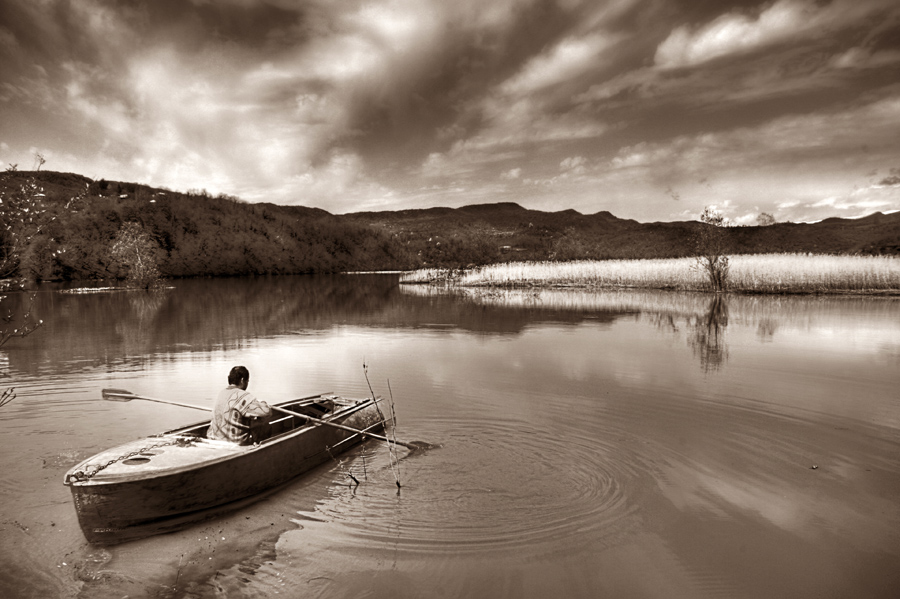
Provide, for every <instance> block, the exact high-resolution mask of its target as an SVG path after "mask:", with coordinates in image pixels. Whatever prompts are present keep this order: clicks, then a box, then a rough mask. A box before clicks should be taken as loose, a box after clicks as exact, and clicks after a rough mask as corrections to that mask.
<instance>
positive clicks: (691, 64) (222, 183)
mask: <svg viewBox="0 0 900 599" xmlns="http://www.w3.org/2000/svg"><path fill="white" fill-rule="evenodd" d="M0 110H2V119H0V162H2V163H4V164H7V163H11V164H18V166H19V169H20V170H27V169H32V168H33V167H34V164H35V160H34V154H35V152H40V153H41V154H42V155H43V156H44V157H45V159H46V164H45V165H44V167H43V168H45V169H50V170H58V171H69V172H76V173H80V174H83V175H86V176H89V177H92V178H95V179H99V178H106V179H113V180H122V181H134V182H140V183H147V184H150V185H156V186H166V187H169V188H172V189H176V190H180V191H186V190H189V189H206V190H208V191H210V192H212V193H226V194H230V195H236V196H238V197H240V198H242V199H244V200H247V201H251V202H255V201H270V202H275V203H279V204H301V205H306V206H316V207H320V208H324V209H326V210H328V211H330V212H334V213H346V212H354V211H360V210H395V209H402V208H419V207H431V206H452V207H456V206H463V205H466V204H475V203H485V202H497V201H514V202H518V203H519V204H521V205H523V206H525V207H528V208H535V209H540V210H563V209H568V208H574V209H576V210H578V211H580V212H583V213H594V212H598V211H601V210H609V211H610V212H612V213H613V214H615V215H616V216H620V217H625V218H634V219H637V220H639V221H643V222H648V221H669V220H686V219H694V218H696V217H697V215H698V213H699V212H700V211H701V210H702V209H703V207H704V206H705V205H715V206H717V207H718V208H719V209H720V210H722V211H723V212H724V213H725V214H726V215H727V216H729V217H730V218H731V219H733V220H734V221H736V222H738V223H750V224H752V223H755V222H756V217H757V215H758V214H759V213H760V212H769V213H772V214H774V216H775V217H776V218H777V219H778V220H779V221H782V220H793V221H811V220H817V219H821V218H825V217H829V216H847V217H856V216H861V215H866V214H870V213H872V212H875V211H882V212H888V211H895V210H900V3H898V2H897V0H831V1H828V0H820V1H813V0H777V1H775V2H762V3H760V2H753V1H744V0H682V1H679V0H609V1H605V0H593V1H589V0H452V1H450V0H340V1H337V0H307V1H296V2H295V1H290V0H215V1H213V0H146V1H134V2H116V1H113V0H66V1H63V0H0Z"/></svg>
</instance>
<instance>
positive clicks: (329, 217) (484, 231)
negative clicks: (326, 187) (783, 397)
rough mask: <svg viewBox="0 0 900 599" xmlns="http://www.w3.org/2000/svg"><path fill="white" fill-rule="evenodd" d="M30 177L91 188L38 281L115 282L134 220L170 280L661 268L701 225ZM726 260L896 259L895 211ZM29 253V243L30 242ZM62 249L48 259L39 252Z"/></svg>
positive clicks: (787, 230)
mask: <svg viewBox="0 0 900 599" xmlns="http://www.w3.org/2000/svg"><path fill="white" fill-rule="evenodd" d="M29 177H34V178H35V179H36V180H37V181H38V182H39V184H40V185H41V187H42V188H43V192H42V193H44V197H45V198H46V201H47V202H48V204H49V205H50V206H51V207H52V206H61V205H62V204H63V203H64V202H65V200H66V199H68V198H69V197H71V196H73V195H76V194H77V193H78V192H79V191H82V190H84V189H85V188H87V189H88V192H89V193H88V196H87V198H86V199H85V200H84V201H83V202H82V203H81V205H80V206H78V207H76V209H75V211H73V212H71V213H60V214H59V215H58V222H55V223H54V224H53V226H52V227H51V228H50V229H48V231H47V233H46V235H44V237H43V238H42V240H38V241H40V242H41V243H43V244H44V245H43V246H39V247H36V248H34V249H33V251H32V252H31V253H30V254H29V255H30V256H31V258H30V259H31V261H32V263H30V264H29V265H28V267H29V268H31V269H32V271H33V273H34V274H35V276H36V278H44V279H59V278H62V279H74V278H107V277H114V276H119V275H120V274H121V273H118V272H117V271H116V269H115V267H114V266H113V265H112V264H111V263H110V261H109V260H108V257H107V255H106V248H107V246H108V245H109V244H110V243H111V241H112V239H113V238H114V237H115V234H116V231H117V230H118V228H119V227H120V226H121V224H122V223H124V222H129V221H138V222H140V223H141V224H142V225H143V226H144V228H145V229H146V230H148V231H149V232H150V233H151V234H152V235H153V236H154V238H155V239H157V240H158V242H159V244H160V247H161V248H162V249H163V250H164V253H165V258H164V259H163V260H162V261H161V264H160V266H161V270H162V272H163V274H165V275H168V276H204V275H213V276H215V275H241V274H261V273H273V274H287V273H307V272H338V271H346V270H376V269H410V268H417V267H422V266H449V267H460V266H467V265H473V264H485V263H492V262H500V261H510V260H548V259H553V260H571V259H611V258H620V259H627V258H669V257H683V256H689V255H692V253H693V247H694V244H693V238H694V236H695V234H696V231H697V230H698V229H699V228H700V227H703V226H706V225H703V224H701V223H699V222H695V221H688V222H653V223H640V222H637V221H634V220H629V219H621V218H617V217H616V216H614V215H612V214H610V213H609V212H605V211H604V212H598V213H596V214H581V213H579V212H577V211H575V210H562V211H559V212H544V211H540V210H529V209H526V208H523V207H522V206H519V205H518V204H514V203H497V204H479V205H472V206H464V207H462V208H427V209H419V210H396V211H382V212H357V213H351V214H344V215H334V214H330V213H328V212H326V211H324V210H320V209H317V208H308V207H303V206H278V205H274V204H265V203H264V204H249V203H245V202H242V201H240V200H238V199H237V198H233V197H228V196H215V197H212V196H210V195H209V194H207V193H206V192H203V191H188V192H176V191H172V190H168V189H159V188H152V187H149V186H145V185H140V184H135V183H126V182H118V181H105V180H99V181H94V180H91V179H88V178H87V177H84V176H82V175H77V174H73V173H58V172H53V171H40V172H19V171H16V172H7V173H4V174H3V176H2V177H0V191H2V192H3V193H9V192H10V191H11V190H13V189H15V188H17V187H19V186H20V185H21V183H22V182H24V181H25V180H26V179H28V178H29ZM726 234H727V237H728V240H729V244H730V250H731V252H732V253H771V252H793V253H799V252H803V253H810V252H811V253H827V254H845V253H863V254H894V255H898V254H900V213H893V214H882V213H880V212H876V213H874V214H872V215H870V216H867V217H865V218H860V219H841V218H830V219H826V220H824V221H821V222H817V223H809V224H802V223H776V224H774V225H770V226H764V227H760V226H748V227H731V228H728V229H727V233H726ZM36 243H37V242H36ZM51 245H52V246H53V247H56V248H57V249H58V248H60V247H66V248H68V249H67V251H66V252H64V253H57V254H55V257H54V258H53V259H52V260H50V259H45V258H43V257H42V256H43V253H42V252H43V249H42V248H45V246H46V248H49V247H50V246H51Z"/></svg>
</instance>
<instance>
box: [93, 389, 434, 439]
mask: <svg viewBox="0 0 900 599" xmlns="http://www.w3.org/2000/svg"><path fill="white" fill-rule="evenodd" d="M102 393H103V399H105V400H107V401H131V400H132V399H143V400H145V401H155V402H157V403H164V404H169V405H172V406H181V407H182V408H193V409H195V410H203V411H205V412H212V408H207V407H205V406H198V405H195V404H188V403H180V402H177V401H167V400H165V399H156V398H155V397H146V396H144V395H137V394H135V393H132V392H131V391H127V390H125V389H103V392H102ZM322 395H325V394H324V393H320V394H318V395H310V396H308V397H301V398H300V399H298V400H295V401H303V400H305V399H314V398H316V397H321V396H322ZM269 407H270V408H272V409H273V410H275V411H276V412H283V413H285V414H289V415H290V416H297V417H298V418H305V419H306V420H307V421H309V422H312V423H314V424H324V425H325V426H333V427H334V428H340V429H343V430H345V431H350V432H352V433H358V434H360V435H364V436H366V437H372V438H373V439H378V440H380V441H387V442H388V443H396V444H397V445H402V446H403V447H406V448H408V449H413V450H416V449H427V448H429V447H431V444H430V443H426V442H424V441H412V442H410V443H405V442H403V441H394V440H392V439H388V438H387V437H382V436H381V435H376V434H375V433H370V432H368V431H361V430H359V429H357V428H353V427H351V426H346V425H343V424H338V423H337V422H329V421H327V420H319V419H318V418H314V417H312V416H307V415H306V414H299V413H297V412H292V411H290V410H286V409H284V408H280V407H278V406H273V405H270V406H269Z"/></svg>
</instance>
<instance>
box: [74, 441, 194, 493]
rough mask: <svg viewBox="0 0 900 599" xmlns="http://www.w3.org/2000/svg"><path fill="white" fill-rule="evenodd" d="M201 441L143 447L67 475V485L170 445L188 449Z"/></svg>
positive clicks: (175, 442) (171, 442)
mask: <svg viewBox="0 0 900 599" xmlns="http://www.w3.org/2000/svg"><path fill="white" fill-rule="evenodd" d="M199 440H200V437H175V438H174V439H173V440H171V441H166V442H164V443H154V444H153V445H148V446H146V447H141V448H140V449H138V450H135V451H132V452H129V453H126V454H125V455H120V456H119V457H117V458H113V459H112V460H109V461H108V462H106V463H105V464H100V465H98V466H93V467H91V466H90V465H88V466H85V469H84V470H77V471H75V472H72V473H71V474H68V475H66V481H65V482H66V484H69V483H71V482H79V483H80V482H84V481H86V480H90V479H92V478H94V477H95V476H97V474H98V473H99V472H101V471H102V470H105V469H106V468H109V467H110V466H112V465H113V464H115V463H117V462H121V461H123V460H127V459H129V458H133V457H136V456H139V455H141V454H142V453H145V452H147V451H150V450H153V449H156V448H158V447H167V446H170V445H178V446H180V447H188V446H190V445H191V444H193V443H196V442H198V441H199Z"/></svg>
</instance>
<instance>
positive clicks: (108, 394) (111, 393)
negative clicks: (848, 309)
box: [103, 389, 135, 401]
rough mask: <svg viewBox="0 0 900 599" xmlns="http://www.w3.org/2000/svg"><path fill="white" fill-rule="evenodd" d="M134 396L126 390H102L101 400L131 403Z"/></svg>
mask: <svg viewBox="0 0 900 599" xmlns="http://www.w3.org/2000/svg"><path fill="white" fill-rule="evenodd" d="M134 397H135V395H134V393H132V392H131V391H128V390H126V389H104V390H103V399H105V400H107V401H131V400H132V399H134Z"/></svg>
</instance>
